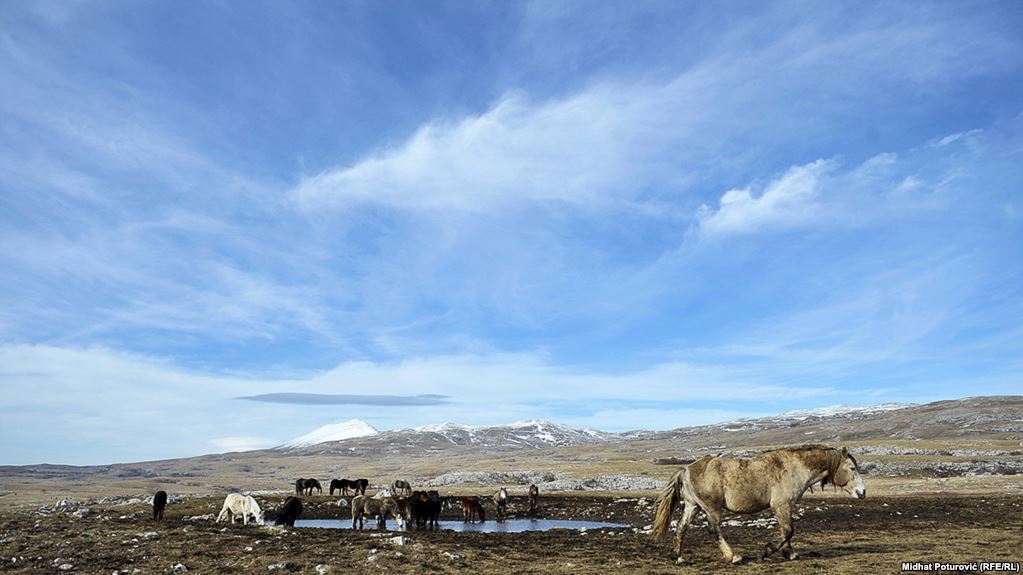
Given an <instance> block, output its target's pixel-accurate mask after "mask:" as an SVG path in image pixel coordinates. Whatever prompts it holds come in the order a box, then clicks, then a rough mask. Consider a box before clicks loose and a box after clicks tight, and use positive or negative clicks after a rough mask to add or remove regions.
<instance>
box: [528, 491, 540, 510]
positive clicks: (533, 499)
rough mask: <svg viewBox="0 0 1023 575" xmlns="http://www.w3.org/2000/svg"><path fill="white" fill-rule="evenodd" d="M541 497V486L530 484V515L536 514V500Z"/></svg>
mask: <svg viewBox="0 0 1023 575" xmlns="http://www.w3.org/2000/svg"><path fill="white" fill-rule="evenodd" d="M539 498H540V488H539V487H537V486H536V485H530V486H529V515H530V516H532V515H536V500H537V499H539Z"/></svg>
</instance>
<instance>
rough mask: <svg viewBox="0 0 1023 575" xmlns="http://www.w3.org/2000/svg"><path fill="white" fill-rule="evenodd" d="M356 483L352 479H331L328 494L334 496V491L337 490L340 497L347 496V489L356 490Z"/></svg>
mask: <svg viewBox="0 0 1023 575" xmlns="http://www.w3.org/2000/svg"><path fill="white" fill-rule="evenodd" d="M358 488H359V486H358V481H356V480H354V479H331V480H330V494H331V495H334V490H335V489H337V490H338V491H340V492H341V495H345V496H347V495H348V490H349V489H356V490H358Z"/></svg>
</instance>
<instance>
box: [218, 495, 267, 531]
mask: <svg viewBox="0 0 1023 575" xmlns="http://www.w3.org/2000/svg"><path fill="white" fill-rule="evenodd" d="M249 515H251V516H252V517H253V519H254V520H255V522H256V523H258V524H260V525H262V524H263V521H264V517H263V510H262V509H260V508H259V504H258V503H256V500H255V499H253V498H252V496H251V495H242V494H241V493H231V494H230V495H228V496H227V497H226V498H224V507H223V508H221V510H220V515H218V516H217V523H220V521H221V520H223V519H227V521H228V523H234V521H235V519H237V518H238V517H239V516H240V517H241V518H242V523H243V524H245V525H248V524H249Z"/></svg>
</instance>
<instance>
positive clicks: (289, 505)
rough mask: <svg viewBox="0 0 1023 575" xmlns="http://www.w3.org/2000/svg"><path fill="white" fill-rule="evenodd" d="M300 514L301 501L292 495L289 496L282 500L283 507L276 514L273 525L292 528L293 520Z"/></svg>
mask: <svg viewBox="0 0 1023 575" xmlns="http://www.w3.org/2000/svg"><path fill="white" fill-rule="evenodd" d="M301 514H302V500H301V499H299V498H298V497H295V496H294V495H292V496H289V497H288V498H287V499H285V500H284V506H283V507H281V510H280V511H279V512H278V513H277V520H276V521H274V525H284V526H287V527H294V526H295V520H296V519H298V516H299V515H301Z"/></svg>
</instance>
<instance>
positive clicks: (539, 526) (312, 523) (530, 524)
mask: <svg viewBox="0 0 1023 575" xmlns="http://www.w3.org/2000/svg"><path fill="white" fill-rule="evenodd" d="M267 525H273V521H268V522H267ZM397 525H398V524H397V522H395V521H394V520H393V519H388V520H387V528H388V529H390V530H394V529H395V528H396V527H397ZM295 527H318V528H321V529H351V528H352V520H351V519H299V520H297V521H295ZM601 527H626V526H625V525H622V524H621V523H604V522H601V521H573V520H569V519H535V520H534V519H508V520H505V521H501V522H498V521H487V522H485V523H463V522H461V521H457V520H455V521H441V522H440V529H452V530H454V531H473V532H476V533H521V532H523V531H549V530H551V529H577V530H579V529H599V528H601ZM375 529H376V520H375V519H367V520H366V531H372V530H375ZM415 530H416V529H415V528H414V527H413V528H412V529H411V531H415Z"/></svg>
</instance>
